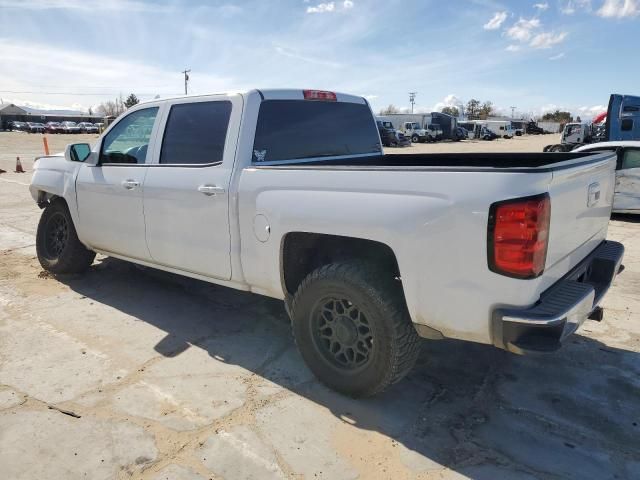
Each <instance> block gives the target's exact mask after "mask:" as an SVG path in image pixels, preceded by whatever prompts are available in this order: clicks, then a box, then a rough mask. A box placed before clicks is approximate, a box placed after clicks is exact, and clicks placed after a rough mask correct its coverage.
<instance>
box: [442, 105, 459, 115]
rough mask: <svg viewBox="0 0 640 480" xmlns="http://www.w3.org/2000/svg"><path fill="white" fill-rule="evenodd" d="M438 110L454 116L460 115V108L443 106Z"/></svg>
mask: <svg viewBox="0 0 640 480" xmlns="http://www.w3.org/2000/svg"><path fill="white" fill-rule="evenodd" d="M440 111H441V112H442V113H446V114H448V115H451V116H454V117H457V116H458V115H460V110H458V108H457V107H444V108H443V109H442V110H440Z"/></svg>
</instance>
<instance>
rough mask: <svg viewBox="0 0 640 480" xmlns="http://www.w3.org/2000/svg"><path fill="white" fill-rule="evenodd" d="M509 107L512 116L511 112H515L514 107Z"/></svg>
mask: <svg viewBox="0 0 640 480" xmlns="http://www.w3.org/2000/svg"><path fill="white" fill-rule="evenodd" d="M509 108H510V109H511V118H513V112H515V110H516V107H509Z"/></svg>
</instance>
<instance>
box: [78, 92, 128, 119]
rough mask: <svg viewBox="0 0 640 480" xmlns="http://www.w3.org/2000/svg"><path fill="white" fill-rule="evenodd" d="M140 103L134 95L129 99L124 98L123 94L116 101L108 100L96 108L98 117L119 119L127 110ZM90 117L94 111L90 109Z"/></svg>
mask: <svg viewBox="0 0 640 480" xmlns="http://www.w3.org/2000/svg"><path fill="white" fill-rule="evenodd" d="M138 103H140V100H139V99H138V97H137V96H136V95H135V94H134V93H132V94H130V95H129V96H128V97H127V98H123V97H122V94H121V95H120V96H119V97H117V98H115V99H114V100H107V101H106V102H102V103H101V104H100V105H98V106H97V107H96V110H95V113H96V115H100V116H101V117H117V116H118V115H120V114H121V113H122V112H124V111H125V110H126V109H128V108H131V107H133V106H134V105H137V104H138ZM89 115H93V111H92V109H91V108H90V109H89Z"/></svg>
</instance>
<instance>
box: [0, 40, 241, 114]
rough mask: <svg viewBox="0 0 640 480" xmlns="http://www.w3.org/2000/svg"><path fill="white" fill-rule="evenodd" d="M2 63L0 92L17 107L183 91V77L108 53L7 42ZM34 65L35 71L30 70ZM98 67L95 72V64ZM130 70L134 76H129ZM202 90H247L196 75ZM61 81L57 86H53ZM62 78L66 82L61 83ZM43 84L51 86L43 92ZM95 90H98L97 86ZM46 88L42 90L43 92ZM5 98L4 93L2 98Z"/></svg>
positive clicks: (228, 80) (223, 80)
mask: <svg viewBox="0 0 640 480" xmlns="http://www.w3.org/2000/svg"><path fill="white" fill-rule="evenodd" d="M0 57H1V59H2V62H3V63H4V64H10V65H11V72H10V74H7V75H4V76H3V89H4V90H7V91H11V92H12V93H11V92H6V94H7V95H11V96H12V97H14V98H15V99H16V102H15V103H19V104H22V105H24V104H27V106H29V105H28V101H30V102H31V103H32V104H34V105H35V104H36V103H39V104H42V105H49V106H56V107H61V106H64V105H66V107H65V108H70V107H69V106H70V105H73V104H79V103H82V104H83V105H81V107H82V108H83V109H84V108H86V106H90V105H93V104H95V103H100V102H102V101H104V100H107V99H113V98H115V97H117V96H118V95H119V94H120V93H122V94H123V95H127V94H128V93H130V92H133V93H135V94H136V95H137V96H138V97H139V98H141V99H144V100H147V99H150V98H153V96H155V95H156V94H160V95H162V96H173V95H180V94H181V93H182V82H181V80H182V78H181V74H180V73H179V72H178V73H176V72H175V71H174V70H173V69H164V68H160V67H157V66H153V65H150V64H144V63H141V62H139V61H137V60H122V59H118V58H114V57H110V56H106V55H100V54H94V53H88V52H81V51H76V50H65V49H62V48H58V47H55V46H50V45H45V44H38V43H32V42H22V41H7V40H5V41H4V42H3V45H2V50H1V51H0ZM34 65H38V68H37V69H35V70H34V68H33V66H34ZM97 65H99V68H96V66H97ZM131 72H136V74H135V75H131ZM194 77H195V79H196V80H197V82H198V83H197V85H200V86H201V88H202V91H207V92H223V91H228V90H231V89H232V88H235V89H237V90H241V89H244V88H247V87H248V85H243V84H242V83H240V81H238V80H235V81H234V79H232V78H230V77H222V76H216V75H212V74H207V73H204V72H202V73H198V74H197V75H195V76H194ZM52 79H59V86H57V87H56V86H51V85H52V84H51V82H52ZM63 79H64V80H63ZM42 85H49V87H47V88H46V89H44V88H43V87H42ZM98 86H99V87H98ZM43 90H44V91H43ZM2 95H3V96H4V95H5V93H3V94H2Z"/></svg>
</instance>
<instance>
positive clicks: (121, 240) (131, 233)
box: [76, 106, 159, 260]
mask: <svg viewBox="0 0 640 480" xmlns="http://www.w3.org/2000/svg"><path fill="white" fill-rule="evenodd" d="M158 111H159V107H157V106H155V107H147V108H138V109H136V110H135V111H133V112H131V113H129V114H128V115H126V116H125V117H123V118H122V119H120V120H119V121H118V123H116V124H115V125H114V126H113V128H111V129H110V130H109V132H107V134H106V135H105V136H104V138H103V139H102V143H101V145H100V152H99V162H98V164H97V165H93V166H92V165H82V167H81V168H80V171H79V172H78V178H77V181H76V192H77V197H78V214H79V216H80V223H79V226H80V228H79V230H78V233H79V237H80V238H81V239H82V240H83V241H84V242H85V243H87V244H89V245H90V246H91V247H93V248H95V249H97V250H102V251H106V252H111V253H116V254H120V255H124V256H127V257H132V258H137V259H141V260H149V259H150V255H149V250H148V248H147V245H146V240H145V226H144V215H143V202H142V192H143V184H144V180H145V176H146V174H147V171H148V168H149V167H148V163H149V161H150V159H151V157H152V155H151V148H152V146H153V141H152V140H153V136H154V133H155V131H156V129H157V127H156V124H157V122H156V118H157V117H158Z"/></svg>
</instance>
